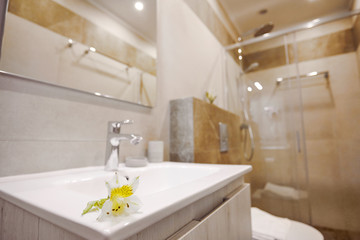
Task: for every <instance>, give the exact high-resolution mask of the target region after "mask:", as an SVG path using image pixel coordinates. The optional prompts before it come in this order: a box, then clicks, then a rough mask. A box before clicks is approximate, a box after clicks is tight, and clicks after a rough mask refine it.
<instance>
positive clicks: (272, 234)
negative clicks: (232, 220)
mask: <svg viewBox="0 0 360 240" xmlns="http://www.w3.org/2000/svg"><path fill="white" fill-rule="evenodd" d="M251 224H252V235H253V238H252V239H253V240H307V239H311V240H324V237H323V235H322V234H321V233H320V232H319V231H318V230H317V229H315V228H313V227H311V226H309V225H306V224H304V223H301V222H297V221H293V220H290V219H287V218H280V217H276V216H274V215H271V214H270V213H267V212H265V211H263V210H261V209H259V208H255V207H252V208H251Z"/></svg>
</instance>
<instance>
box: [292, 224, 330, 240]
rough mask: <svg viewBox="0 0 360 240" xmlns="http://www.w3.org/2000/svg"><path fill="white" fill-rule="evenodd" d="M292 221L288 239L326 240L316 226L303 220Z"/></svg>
mask: <svg viewBox="0 0 360 240" xmlns="http://www.w3.org/2000/svg"><path fill="white" fill-rule="evenodd" d="M290 221H291V225H290V229H289V232H288V234H287V235H286V240H304V239H311V240H324V237H323V235H322V234H321V233H320V232H319V231H318V230H317V229H315V228H313V227H311V226H309V225H306V224H304V223H301V222H297V221H293V220H290Z"/></svg>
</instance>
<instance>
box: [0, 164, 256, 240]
mask: <svg viewBox="0 0 360 240" xmlns="http://www.w3.org/2000/svg"><path fill="white" fill-rule="evenodd" d="M103 169H104V168H103V167H86V168H79V169H69V170H63V171H54V172H46V173H39V174H28V175H19V176H11V177H4V178H0V198H2V199H4V200H6V201H9V202H11V203H13V204H15V205H17V206H19V207H21V208H23V209H25V210H27V211H29V212H30V213H33V214H35V215H37V216H39V217H41V218H43V219H45V220H47V221H50V222H52V223H54V224H56V225H58V226H60V227H62V228H64V229H66V230H68V231H70V232H73V233H76V234H78V235H81V236H83V237H84V238H86V239H125V238H127V237H130V236H132V235H133V234H135V233H137V232H139V231H141V230H143V229H145V228H146V227H148V226H150V225H152V224H154V223H156V222H157V221H159V220H161V219H162V218H164V217H166V216H168V215H170V214H172V213H174V212H176V211H178V210H180V209H181V208H184V207H185V206H187V205H188V204H190V203H193V202H195V201H196V200H199V199H200V198H202V197H205V196H207V195H209V194H211V193H213V192H215V191H216V190H218V189H220V188H221V187H224V186H225V185H227V184H228V183H230V182H231V181H233V180H235V179H236V178H238V177H240V176H242V175H244V174H246V173H247V172H250V171H251V166H246V165H212V164H195V163H173V162H164V163H153V164H149V165H148V166H147V167H141V168H127V167H125V166H124V165H120V167H119V169H120V170H119V174H122V175H126V176H129V177H134V176H140V184H139V187H138V189H137V191H136V192H135V195H136V196H138V197H139V198H140V199H141V201H142V202H143V206H142V208H141V209H140V210H139V212H137V213H134V214H132V215H129V216H120V217H117V218H116V220H115V221H108V222H98V221H96V218H97V216H98V215H99V212H91V213H88V214H85V215H83V216H82V215H81V212H82V210H83V209H84V208H85V206H86V204H87V202H89V201H92V200H98V199H100V198H104V197H106V196H107V189H106V187H105V181H106V180H109V179H111V178H112V177H113V175H114V173H113V172H106V171H104V170H103Z"/></svg>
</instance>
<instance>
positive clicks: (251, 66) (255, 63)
mask: <svg viewBox="0 0 360 240" xmlns="http://www.w3.org/2000/svg"><path fill="white" fill-rule="evenodd" d="M257 67H259V63H258V62H253V63H252V64H250V65H249V66H248V67H247V68H246V69H245V70H244V73H247V72H250V71H251V70H254V69H255V68H257Z"/></svg>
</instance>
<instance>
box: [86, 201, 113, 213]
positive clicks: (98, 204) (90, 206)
mask: <svg viewBox="0 0 360 240" xmlns="http://www.w3.org/2000/svg"><path fill="white" fill-rule="evenodd" d="M108 199H109V197H107V198H102V199H100V200H97V201H90V202H88V203H87V205H86V208H85V209H84V210H83V212H82V214H81V215H84V214H86V213H88V212H91V211H95V210H99V209H101V208H102V207H103V205H104V203H105V202H106V200H108Z"/></svg>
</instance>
